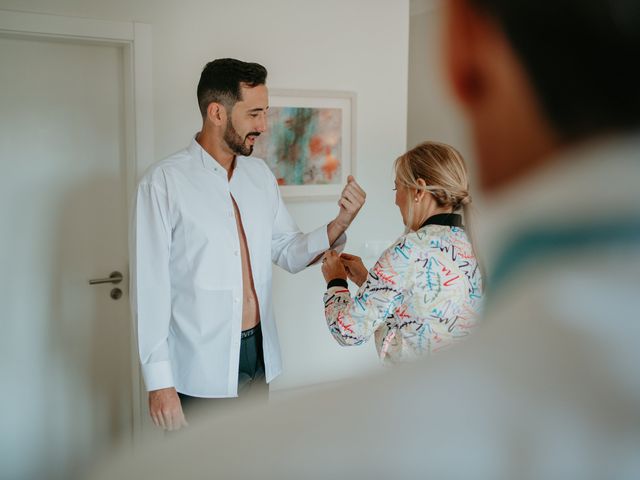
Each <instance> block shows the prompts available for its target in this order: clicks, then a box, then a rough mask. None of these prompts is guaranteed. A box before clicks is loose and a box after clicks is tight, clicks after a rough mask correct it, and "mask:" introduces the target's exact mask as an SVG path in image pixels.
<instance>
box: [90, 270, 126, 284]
mask: <svg viewBox="0 0 640 480" xmlns="http://www.w3.org/2000/svg"><path fill="white" fill-rule="evenodd" d="M122 278H123V277H122V274H121V273H120V272H111V275H109V278H93V279H91V280H89V285H99V284H101V283H113V284H114V285H117V284H118V283H120V282H121V281H122Z"/></svg>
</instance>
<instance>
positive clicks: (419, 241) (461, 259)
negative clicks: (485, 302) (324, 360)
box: [324, 225, 482, 363]
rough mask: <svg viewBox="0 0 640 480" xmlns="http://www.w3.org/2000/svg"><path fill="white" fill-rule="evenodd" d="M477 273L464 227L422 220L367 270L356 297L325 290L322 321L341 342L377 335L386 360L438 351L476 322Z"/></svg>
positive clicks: (355, 342) (341, 290)
mask: <svg viewBox="0 0 640 480" xmlns="http://www.w3.org/2000/svg"><path fill="white" fill-rule="evenodd" d="M481 300H482V279H481V274H480V270H479V268H478V264H477V262H476V258H475V256H474V254H473V249H472V247H471V244H470V242H469V239H468V237H467V234H466V233H465V231H464V229H462V228H459V227H451V226H446V225H426V226H425V227H423V228H421V229H420V230H418V231H416V232H411V233H408V234H406V235H403V236H402V237H400V239H399V240H398V241H397V242H395V243H394V244H393V245H392V246H391V247H389V248H388V249H387V250H386V251H385V252H384V253H383V254H382V256H381V257H380V258H379V259H378V261H377V262H376V264H375V265H374V267H373V268H372V269H371V270H370V271H369V274H368V276H367V280H366V281H365V282H364V283H363V284H362V286H361V287H360V289H359V290H358V292H357V293H356V295H355V297H353V298H351V295H350V292H349V290H348V289H347V288H344V287H331V288H329V289H328V290H327V292H326V293H325V295H324V305H325V316H326V320H327V325H328V326H329V330H330V331H331V334H332V335H333V336H334V338H335V339H336V340H337V341H338V343H340V344H341V345H345V346H346V345H360V344H362V343H364V342H366V341H367V340H368V339H369V337H371V335H375V339H376V348H377V350H378V354H379V355H380V358H381V359H382V360H383V362H385V363H395V362H399V361H404V360H409V359H412V358H415V357H416V356H419V355H422V354H429V353H432V352H437V351H440V350H442V349H444V348H447V347H449V346H450V345H452V344H453V343H456V342H457V341H459V340H460V339H462V338H464V337H466V336H467V335H469V333H470V332H471V330H472V329H473V328H474V327H475V326H476V323H477V319H478V314H479V309H480V304H481Z"/></svg>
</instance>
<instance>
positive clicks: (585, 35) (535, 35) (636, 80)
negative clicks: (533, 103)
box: [467, 0, 640, 139]
mask: <svg viewBox="0 0 640 480" xmlns="http://www.w3.org/2000/svg"><path fill="white" fill-rule="evenodd" d="M467 1H469V3H470V4H472V5H474V6H475V7H476V9H477V10H479V11H483V12H485V13H487V14H489V15H490V16H491V17H492V18H494V19H495V20H496V21H497V22H498V24H499V25H500V26H501V28H502V29H503V31H504V33H505V34H506V36H507V38H508V39H509V41H510V43H511V46H512V48H513V49H514V51H515V53H516V55H517V56H518V58H519V60H520V62H521V63H522V65H523V66H524V68H525V70H526V73H527V74H528V77H529V80H530V82H531V84H532V85H533V88H534V90H535V92H536V94H537V96H538V99H539V101H540V104H541V106H542V108H543V110H544V112H545V113H546V115H547V117H548V120H549V121H550V122H551V124H552V126H553V127H554V128H555V130H556V131H557V133H558V134H559V135H560V136H561V137H563V138H565V139H575V138H579V137H586V136H590V135H594V134H598V133H604V132H609V131H616V130H630V129H633V128H635V127H638V126H639V125H640V68H638V60H639V59H640V0H467ZM634 65H635V66H634Z"/></svg>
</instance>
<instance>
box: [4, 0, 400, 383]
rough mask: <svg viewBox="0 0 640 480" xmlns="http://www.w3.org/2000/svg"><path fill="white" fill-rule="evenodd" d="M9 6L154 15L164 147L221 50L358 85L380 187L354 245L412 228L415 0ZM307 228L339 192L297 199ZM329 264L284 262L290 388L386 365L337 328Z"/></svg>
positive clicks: (303, 77)
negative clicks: (403, 183) (403, 204)
mask: <svg viewBox="0 0 640 480" xmlns="http://www.w3.org/2000/svg"><path fill="white" fill-rule="evenodd" d="M0 8H1V9H9V10H19V11H27V12H38V13H50V14H57V15H68V16H80V17H89V18H98V19H104V20H117V21H138V22H143V23H148V24H150V25H151V26H152V30H153V82H154V87H153V99H154V109H155V116H154V121H155V157H156V159H160V158H162V157H164V156H166V155H169V154H170V153H172V152H174V151H176V150H178V149H180V148H182V147H184V146H185V145H187V143H188V142H189V140H190V138H191V136H192V135H193V134H194V133H195V132H196V131H197V130H198V128H199V124H200V119H199V114H198V110H197V105H196V96H195V90H196V85H197V82H198V79H199V73H200V71H201V69H202V67H203V65H204V64H205V63H206V62H207V61H209V60H212V59H214V58H217V57H223V56H224V57H227V56H230V57H237V58H240V59H245V60H252V61H257V62H260V63H262V64H264V65H265V66H266V67H267V68H268V70H269V80H268V84H269V86H271V87H272V88H292V89H322V90H348V91H355V92H356V93H357V158H356V162H357V164H356V173H357V178H358V180H359V181H360V183H361V184H362V186H363V187H364V188H365V189H366V190H367V192H368V193H369V197H368V202H367V205H366V206H365V208H364V210H363V211H362V212H361V216H360V217H359V218H358V219H357V220H356V222H355V224H354V225H353V227H352V229H351V231H350V240H349V244H348V250H349V251H352V252H355V253H359V252H361V250H362V245H363V242H364V241H365V240H372V239H373V240H385V241H386V240H389V241H391V240H393V239H394V238H395V237H396V236H397V235H398V234H399V233H400V232H401V229H402V226H401V222H400V220H399V215H398V213H397V211H396V208H395V206H394V204H393V195H392V192H391V187H392V183H393V176H392V174H391V164H392V161H393V159H394V158H396V157H397V156H398V155H399V154H400V153H402V152H403V151H404V150H405V147H406V138H407V129H406V119H407V62H408V36H409V3H408V0H323V1H311V0H233V1H231V0H229V1H223V0H206V1H205V0H182V1H180V2H178V1H157V0H111V1H105V0H0ZM289 206H290V210H291V213H292V214H293V216H294V218H296V220H297V221H298V223H299V225H300V227H301V228H302V229H303V230H309V229H312V228H314V227H316V226H318V224H320V223H321V222H326V221H329V220H330V219H331V218H333V216H334V215H335V214H336V213H337V206H336V204H335V202H334V201H323V202H312V203H301V202H298V203H290V205H289ZM323 291H324V281H323V279H322V276H321V273H320V271H319V268H317V267H315V268H310V269H308V271H305V272H302V273H300V274H298V275H297V276H295V277H294V276H291V275H289V274H285V273H283V272H281V271H276V272H275V277H274V300H275V310H276V315H277V318H278V326H279V329H280V334H281V343H282V348H283V356H284V372H285V373H284V374H283V375H282V376H281V377H280V378H279V379H278V380H277V381H276V382H275V383H274V385H273V386H274V388H276V389H283V388H290V387H297V386H302V385H307V384H313V383H318V382H324V381H331V380H335V379H337V378H343V377H347V376H351V375H357V374H360V373H361V372H363V371H365V370H370V369H374V368H377V366H378V361H377V358H376V354H375V350H374V349H373V345H372V344H370V345H368V346H365V347H360V348H352V349H343V348H341V347H339V346H337V344H336V343H335V342H334V341H333V340H332V339H331V338H330V336H329V334H328V331H327V328H326V325H325V323H324V315H323V309H322V294H323Z"/></svg>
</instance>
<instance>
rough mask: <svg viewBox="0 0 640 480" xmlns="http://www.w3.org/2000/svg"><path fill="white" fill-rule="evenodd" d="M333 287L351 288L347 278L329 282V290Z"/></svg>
mask: <svg viewBox="0 0 640 480" xmlns="http://www.w3.org/2000/svg"><path fill="white" fill-rule="evenodd" d="M332 287H342V288H349V284H348V283H347V279H346V278H334V279H332V280H329V282H328V283H327V290H329V289H330V288H332Z"/></svg>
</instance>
